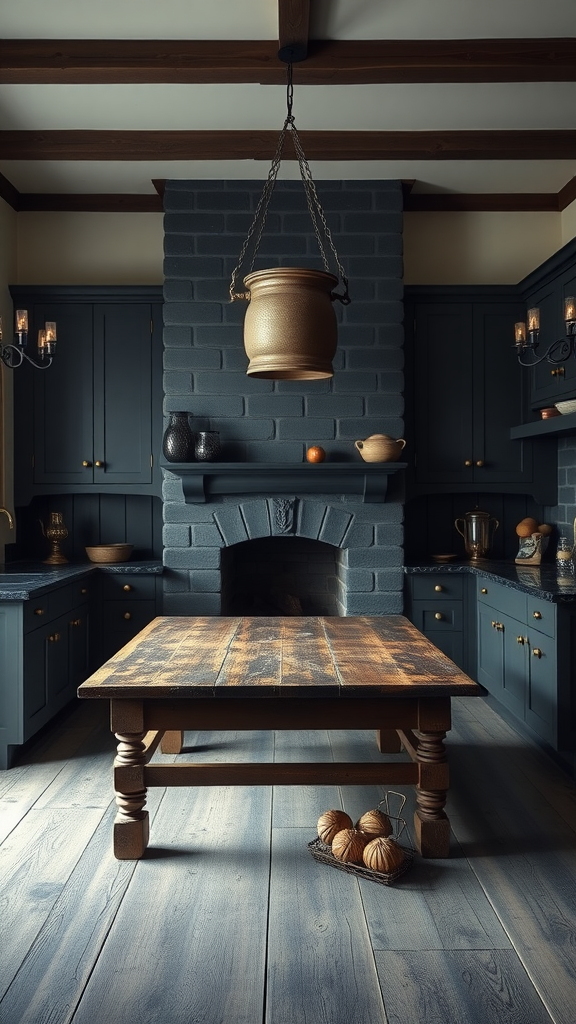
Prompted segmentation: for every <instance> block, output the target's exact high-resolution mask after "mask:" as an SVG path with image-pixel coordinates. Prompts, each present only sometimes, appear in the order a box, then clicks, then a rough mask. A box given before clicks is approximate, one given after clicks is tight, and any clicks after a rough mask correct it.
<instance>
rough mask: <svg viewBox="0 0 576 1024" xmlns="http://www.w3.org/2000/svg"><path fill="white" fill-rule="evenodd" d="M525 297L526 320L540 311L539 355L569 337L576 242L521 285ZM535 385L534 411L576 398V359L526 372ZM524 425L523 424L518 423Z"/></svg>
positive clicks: (575, 283) (575, 292) (574, 292)
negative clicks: (567, 314)
mask: <svg viewBox="0 0 576 1024" xmlns="http://www.w3.org/2000/svg"><path fill="white" fill-rule="evenodd" d="M519 287H520V291H521V293H522V295H523V296H524V297H525V304H524V308H523V315H522V320H526V310H527V309H528V308H531V307H532V306H537V307H538V308H539V310H540V339H539V352H540V354H542V353H543V352H545V351H546V349H547V348H548V346H549V345H551V344H552V343H553V342H555V341H559V340H560V339H561V338H564V336H565V333H566V332H565V326H564V318H563V314H564V299H565V298H567V297H568V296H569V295H576V241H572V242H570V243H569V244H568V245H565V246H564V248H563V249H560V251H559V252H557V253H555V254H554V256H552V257H551V258H550V259H549V260H546V262H545V263H543V264H542V266H541V267H539V268H538V270H536V271H534V273H533V274H530V276H529V277H527V278H525V279H524V281H522V282H521V284H520V286H519ZM523 372H524V373H525V374H526V375H527V376H528V377H529V378H530V382H531V390H530V399H531V405H532V407H533V408H535V409H537V408H541V407H542V406H545V405H553V404H554V402H557V401H560V400H561V399H563V398H574V397H576V358H574V356H570V358H569V359H568V360H567V361H566V362H565V363H561V364H559V365H558V366H552V365H551V364H550V363H549V362H548V361H547V360H546V359H545V360H544V361H543V362H541V363H539V364H538V365H537V366H534V367H533V368H532V369H531V370H528V369H525V370H524V371H523ZM518 422H520V420H519V421H518Z"/></svg>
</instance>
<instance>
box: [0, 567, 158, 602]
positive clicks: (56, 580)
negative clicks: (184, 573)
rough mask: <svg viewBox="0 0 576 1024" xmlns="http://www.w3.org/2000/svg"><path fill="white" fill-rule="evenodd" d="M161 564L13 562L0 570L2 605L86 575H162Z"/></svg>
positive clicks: (25, 599)
mask: <svg viewBox="0 0 576 1024" xmlns="http://www.w3.org/2000/svg"><path fill="white" fill-rule="evenodd" d="M163 571H164V567H163V565H162V562H159V561H150V562H114V563H107V564H104V563H102V562H99V563H95V562H74V563H68V564H67V565H44V564H43V563H42V562H11V563H9V564H8V565H3V566H0V601H28V599H29V598H30V597H31V596H32V595H33V594H38V593H42V592H43V591H44V590H45V589H46V588H47V587H54V586H57V585H58V584H60V583H69V582H71V581H72V580H75V579H78V578H79V577H81V576H85V575H86V574H87V573H93V572H106V573H143V574H150V573H152V574H157V575H159V574H161V573H162V572H163Z"/></svg>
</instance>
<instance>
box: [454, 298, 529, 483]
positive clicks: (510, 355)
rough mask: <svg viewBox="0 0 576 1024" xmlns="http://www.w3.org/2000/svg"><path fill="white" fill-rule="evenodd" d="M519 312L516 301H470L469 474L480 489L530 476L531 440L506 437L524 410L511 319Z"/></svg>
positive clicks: (525, 397) (525, 402) (525, 401)
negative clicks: (487, 485) (472, 304)
mask: <svg viewBox="0 0 576 1024" xmlns="http://www.w3.org/2000/svg"><path fill="white" fill-rule="evenodd" d="M523 315H524V307H523V305H522V304H521V303H514V302H512V303H481V304H480V303H477V304H475V305H474V366H473V375H474V386H473V405H472V408H473V423H474V427H473V441H472V451H471V460H472V462H473V466H472V467H471V470H470V473H471V478H472V480H473V481H474V482H475V483H476V484H477V485H478V488H479V489H481V488H482V484H484V483H490V484H497V483H502V484H506V485H507V487H508V486H509V485H510V484H511V483H518V484H520V483H523V482H526V483H529V482H530V481H532V478H533V469H532V447H531V444H530V442H526V441H516V440H515V441H511V440H510V427H511V426H512V425H513V424H515V423H522V422H523V421H524V420H525V419H526V415H527V409H528V379H527V377H526V376H525V373H526V371H524V370H522V368H521V367H520V366H519V365H518V360H517V358H516V351H515V349H514V346H513V338H514V323H515V322H516V321H517V320H519V319H520V318H521V317H522V316H523ZM478 463H482V465H478Z"/></svg>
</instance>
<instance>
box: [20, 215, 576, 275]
mask: <svg viewBox="0 0 576 1024" xmlns="http://www.w3.org/2000/svg"><path fill="white" fill-rule="evenodd" d="M162 222H163V217H162V214H154V213H103V214H102V213H20V214H18V245H17V282H18V284H161V283H162V280H163V273H162V260H163V223H162ZM575 236H576V203H573V204H572V206H571V207H569V208H568V209H567V210H565V211H564V213H563V214H559V213H407V214H405V217H404V280H405V282H406V284H516V283H517V282H518V281H521V280H522V278H523V277H525V276H526V274H529V273H530V272H531V271H532V270H534V269H535V268H536V267H537V266H539V265H540V263H542V262H543V261H544V260H545V259H547V258H548V257H549V256H551V255H552V253H554V252H556V251H557V250H558V249H559V248H561V246H562V245H565V244H566V242H568V241H569V240H570V239H571V238H573V237H575Z"/></svg>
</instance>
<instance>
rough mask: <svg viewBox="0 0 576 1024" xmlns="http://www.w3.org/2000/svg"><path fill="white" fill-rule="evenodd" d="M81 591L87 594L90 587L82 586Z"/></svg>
mask: <svg viewBox="0 0 576 1024" xmlns="http://www.w3.org/2000/svg"><path fill="white" fill-rule="evenodd" d="M80 593H81V594H87V593H88V587H81V588H80Z"/></svg>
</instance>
